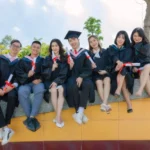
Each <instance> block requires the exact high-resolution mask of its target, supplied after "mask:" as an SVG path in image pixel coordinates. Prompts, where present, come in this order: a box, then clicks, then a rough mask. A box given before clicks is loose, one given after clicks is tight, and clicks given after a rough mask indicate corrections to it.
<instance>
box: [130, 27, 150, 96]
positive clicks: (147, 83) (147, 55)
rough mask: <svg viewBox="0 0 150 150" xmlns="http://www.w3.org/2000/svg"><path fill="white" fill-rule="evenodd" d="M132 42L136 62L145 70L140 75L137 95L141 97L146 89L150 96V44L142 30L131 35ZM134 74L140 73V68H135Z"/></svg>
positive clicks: (135, 30)
mask: <svg viewBox="0 0 150 150" xmlns="http://www.w3.org/2000/svg"><path fill="white" fill-rule="evenodd" d="M131 41H132V48H133V52H134V61H135V62H139V63H141V66H140V68H143V70H141V71H140V73H138V75H139V76H140V87H139V89H138V91H137V92H136V95H137V96H141V95H142V92H143V89H144V88H145V89H146V92H147V93H148V95H150V78H149V74H150V44H149V41H148V39H147V37H146V36H145V33H144V30H143V29H142V28H135V29H134V30H133V32H132V34H131ZM133 72H135V73H137V72H139V68H137V67H134V68H133Z"/></svg>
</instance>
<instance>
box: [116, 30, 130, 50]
mask: <svg viewBox="0 0 150 150" xmlns="http://www.w3.org/2000/svg"><path fill="white" fill-rule="evenodd" d="M120 35H123V36H124V38H125V42H124V44H123V46H124V47H125V48H128V47H130V46H131V44H130V39H129V36H128V34H127V32H126V31H123V30H121V31H119V32H118V33H117V35H116V38H115V40H114V43H115V44H116V45H117V38H118V37H119V36H120Z"/></svg>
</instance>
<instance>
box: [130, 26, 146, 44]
mask: <svg viewBox="0 0 150 150" xmlns="http://www.w3.org/2000/svg"><path fill="white" fill-rule="evenodd" d="M136 32H137V33H138V35H139V36H140V37H141V38H142V43H143V44H144V45H145V44H148V43H149V40H148V38H147V37H146V35H145V33H144V30H143V29H142V28H135V29H134V30H133V31H132V34H131V42H132V46H134V45H135V42H134V40H133V35H134V34H135V33H136Z"/></svg>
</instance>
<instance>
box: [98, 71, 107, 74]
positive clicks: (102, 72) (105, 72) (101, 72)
mask: <svg viewBox="0 0 150 150" xmlns="http://www.w3.org/2000/svg"><path fill="white" fill-rule="evenodd" d="M98 73H99V74H100V75H104V74H107V71H105V70H102V71H99V72H98Z"/></svg>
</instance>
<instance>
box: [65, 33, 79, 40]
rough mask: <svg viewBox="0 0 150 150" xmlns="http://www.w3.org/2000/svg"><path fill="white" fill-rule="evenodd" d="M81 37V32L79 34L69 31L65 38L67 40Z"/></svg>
mask: <svg viewBox="0 0 150 150" xmlns="http://www.w3.org/2000/svg"><path fill="white" fill-rule="evenodd" d="M80 35H81V32H78V31H68V33H67V34H66V36H65V39H69V38H79V36H80Z"/></svg>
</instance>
